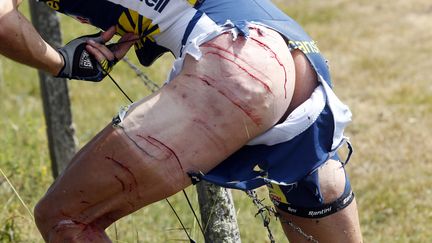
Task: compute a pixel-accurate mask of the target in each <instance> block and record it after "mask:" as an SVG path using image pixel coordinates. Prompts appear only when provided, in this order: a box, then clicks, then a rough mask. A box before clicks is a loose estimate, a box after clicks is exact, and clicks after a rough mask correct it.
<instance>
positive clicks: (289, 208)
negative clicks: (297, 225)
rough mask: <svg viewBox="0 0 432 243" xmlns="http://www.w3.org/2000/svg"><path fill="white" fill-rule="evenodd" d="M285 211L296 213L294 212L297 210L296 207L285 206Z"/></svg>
mask: <svg viewBox="0 0 432 243" xmlns="http://www.w3.org/2000/svg"><path fill="white" fill-rule="evenodd" d="M287 211H288V212H291V213H296V212H297V209H295V208H292V207H287Z"/></svg>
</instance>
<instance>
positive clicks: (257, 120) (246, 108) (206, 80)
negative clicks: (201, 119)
mask: <svg viewBox="0 0 432 243" xmlns="http://www.w3.org/2000/svg"><path fill="white" fill-rule="evenodd" d="M185 76H186V77H191V78H196V79H199V80H201V81H202V82H204V83H205V84H207V85H208V86H210V87H212V88H215V87H214V86H213V85H212V84H211V83H210V82H209V80H210V81H212V83H215V82H216V80H214V79H213V78H211V77H209V76H207V75H205V76H204V77H199V76H197V75H193V74H185ZM215 89H216V90H217V91H218V92H219V93H220V94H222V95H223V96H225V97H226V98H227V99H228V100H229V101H230V102H231V103H233V104H234V105H235V106H237V107H238V108H239V109H240V110H242V111H243V112H244V113H245V114H246V115H247V116H248V117H249V118H250V119H251V120H252V121H253V122H254V123H255V124H256V125H257V126H260V125H261V124H262V122H261V119H260V118H259V117H257V116H254V114H253V111H252V109H251V108H250V107H249V106H248V105H247V104H241V103H240V102H238V101H235V100H233V99H232V98H230V97H229V96H228V95H227V94H225V92H223V91H221V90H219V89H217V88H215Z"/></svg>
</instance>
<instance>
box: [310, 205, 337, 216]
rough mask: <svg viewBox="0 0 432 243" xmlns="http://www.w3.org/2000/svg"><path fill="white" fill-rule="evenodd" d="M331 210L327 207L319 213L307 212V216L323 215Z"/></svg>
mask: <svg viewBox="0 0 432 243" xmlns="http://www.w3.org/2000/svg"><path fill="white" fill-rule="evenodd" d="M331 209H332V207H331V206H330V207H328V208H324V209H322V210H319V211H309V212H308V215H309V216H318V215H324V214H326V213H328V212H330V211H331Z"/></svg>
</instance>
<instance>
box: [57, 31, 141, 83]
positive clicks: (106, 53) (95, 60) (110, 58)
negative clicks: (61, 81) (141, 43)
mask: <svg viewBox="0 0 432 243" xmlns="http://www.w3.org/2000/svg"><path fill="white" fill-rule="evenodd" d="M115 33H116V29H115V27H111V28H110V29H108V30H107V31H106V32H102V33H98V34H94V35H87V36H81V37H79V38H77V39H74V40H72V41H71V42H69V43H68V44H66V45H65V46H64V47H62V48H60V49H59V50H58V51H59V52H60V54H61V55H62V56H63V59H64V66H63V68H62V70H61V71H60V72H59V74H58V75H57V77H66V78H72V79H79V80H88V81H101V80H102V79H103V78H104V77H105V76H106V75H107V74H108V73H109V72H110V71H111V70H112V68H113V66H114V65H115V64H116V63H117V62H118V59H120V58H123V57H124V56H125V55H126V53H127V51H128V50H129V49H130V47H131V46H132V45H133V44H134V42H135V40H136V39H137V38H136V36H135V35H133V34H126V35H124V36H123V37H122V38H121V39H120V40H119V42H118V43H116V44H112V45H108V46H106V45H105V42H107V41H109V40H110V39H111V38H112V37H113V36H114V34H115Z"/></svg>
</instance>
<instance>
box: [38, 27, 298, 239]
mask: <svg viewBox="0 0 432 243" xmlns="http://www.w3.org/2000/svg"><path fill="white" fill-rule="evenodd" d="M201 50H202V52H203V57H202V58H201V59H200V60H199V61H197V60H194V59H193V58H191V57H189V56H188V57H187V58H186V60H185V63H184V68H183V71H182V73H181V74H180V75H178V76H177V77H176V78H175V79H174V80H172V81H171V82H170V83H168V84H167V85H165V86H164V87H163V88H162V89H161V90H160V91H159V92H157V93H155V94H153V95H152V96H150V97H148V98H145V99H143V100H141V101H139V102H137V103H135V104H134V105H133V106H132V107H131V108H130V110H129V111H128V113H127V116H126V117H125V119H124V120H123V122H121V123H120V124H119V127H112V126H111V125H108V126H107V127H106V128H105V129H104V130H102V131H101V132H100V134H99V135H97V136H96V137H95V138H94V139H93V140H92V141H91V142H90V143H89V144H88V145H86V146H85V147H84V148H83V149H82V150H81V151H80V152H79V153H78V154H77V155H76V156H75V158H74V159H73V161H72V162H71V164H70V165H69V166H68V168H67V169H66V170H65V171H64V172H63V173H62V174H61V175H60V176H59V178H58V179H57V180H56V181H55V183H54V184H53V185H52V186H51V187H50V189H49V190H48V192H47V193H46V195H45V196H44V198H43V199H42V200H41V201H40V202H39V204H38V206H37V208H36V213H35V216H36V219H37V224H38V227H39V229H40V231H41V232H42V235H43V236H44V238H45V239H48V238H50V237H53V239H54V238H55V237H54V236H53V235H56V237H57V238H55V239H61V237H60V236H59V235H61V234H64V235H66V234H67V232H68V231H69V232H72V231H71V229H72V228H74V227H75V226H76V225H82V226H83V227H81V228H80V229H79V230H87V229H89V227H87V226H92V227H93V228H94V229H102V230H103V229H105V228H106V227H107V226H109V225H110V224H111V223H112V222H114V221H115V220H117V219H119V218H121V217H123V216H125V215H127V214H130V213H131V212H134V211H136V210H138V209H139V208H141V207H143V206H145V205H148V204H150V203H152V202H155V201H159V200H161V199H164V198H166V197H168V196H170V195H172V194H174V193H176V192H178V191H179V190H181V189H183V188H185V187H186V186H188V185H189V184H190V183H191V181H190V179H189V177H188V175H187V173H188V172H192V171H194V172H197V171H202V172H204V173H205V172H207V171H209V170H210V169H212V168H214V167H215V166H216V165H217V164H218V163H220V162H221V161H222V160H224V159H225V158H226V157H228V156H229V155H230V154H232V153H233V152H234V151H236V150H237V149H239V148H240V147H241V146H243V145H244V144H246V143H247V142H248V141H249V140H250V139H251V138H253V137H255V136H257V135H259V134H260V133H262V132H264V131H265V130H267V129H268V128H270V127H271V126H273V125H274V124H275V123H276V122H277V121H278V120H279V119H280V117H281V116H282V115H283V113H284V112H285V110H286V109H287V107H288V106H289V103H290V101H291V97H292V93H293V89H294V64H293V60H292V57H291V55H290V53H289V51H288V49H287V47H286V45H285V43H284V41H283V39H282V38H281V37H280V36H279V35H278V34H277V33H275V32H273V31H270V30H267V29H265V30H261V31H257V30H253V31H251V38H250V39H248V40H246V39H244V38H238V39H237V40H236V41H233V40H232V37H231V35H230V34H224V35H221V36H219V37H217V38H216V39H214V40H212V41H210V42H208V43H206V44H204V45H203V46H202V47H201ZM84 226H86V227H84ZM75 228H76V227H75ZM75 228H74V229H75ZM87 231H88V230H87ZM74 232H75V231H74ZM74 234H75V233H74Z"/></svg>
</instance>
